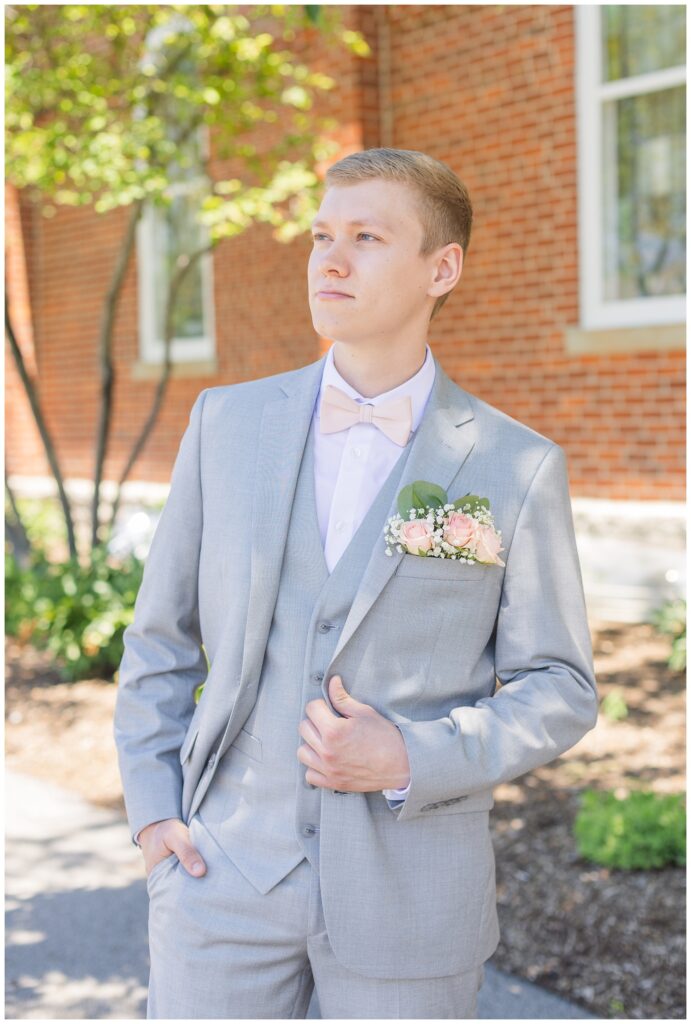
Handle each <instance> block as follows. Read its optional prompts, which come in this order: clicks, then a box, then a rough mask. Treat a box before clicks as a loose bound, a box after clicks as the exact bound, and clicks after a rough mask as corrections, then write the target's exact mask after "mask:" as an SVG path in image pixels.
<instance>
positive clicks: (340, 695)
mask: <svg viewBox="0 0 691 1024" xmlns="http://www.w3.org/2000/svg"><path fill="white" fill-rule="evenodd" d="M329 696H330V697H331V702H332V704H334V706H336V707H337V708H338V710H339V711H340V712H341V713H342V714H344V715H356V714H357V713H358V712H359V711H362V710H364V709H365V708H367V707H369V705H368V704H362V703H361V702H360V701H359V700H356V699H355V697H351V695H350V694H349V693H348V691H347V690H346V688H345V686H344V685H343V680H342V679H341V677H340V676H331V679H330V680H329Z"/></svg>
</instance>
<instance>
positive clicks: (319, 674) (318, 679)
mask: <svg viewBox="0 0 691 1024" xmlns="http://www.w3.org/2000/svg"><path fill="white" fill-rule="evenodd" d="M323 678H324V673H323V672H315V673H314V675H313V676H312V680H313V682H315V683H321V681H322V679H323Z"/></svg>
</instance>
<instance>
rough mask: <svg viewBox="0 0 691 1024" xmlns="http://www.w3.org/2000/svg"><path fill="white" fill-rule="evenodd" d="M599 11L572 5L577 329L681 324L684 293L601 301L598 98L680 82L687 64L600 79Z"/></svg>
mask: <svg viewBox="0 0 691 1024" xmlns="http://www.w3.org/2000/svg"><path fill="white" fill-rule="evenodd" d="M601 11H602V8H601V7H600V6H596V5H592V4H587V5H577V6H575V7H574V14H575V19H576V26H575V27H576V109H577V125H578V237H579V243H578V249H579V279H580V322H581V327H582V328H584V329H585V330H599V329H603V328H617V327H641V326H652V325H661V324H680V323H684V321H685V317H686V296H685V295H678V296H677V295H669V296H648V297H646V298H637V299H623V300H617V301H612V300H605V298H604V296H603V286H604V274H603V265H602V253H603V232H602V223H603V220H604V212H603V211H604V202H603V198H604V197H603V181H602V174H601V167H602V162H601V158H602V105H603V102H604V101H606V100H613V99H620V98H623V97H625V96H640V95H642V94H643V93H647V92H654V91H657V90H659V89H668V88H670V87H672V86H676V85H684V84H685V83H686V68H685V66H684V65H681V66H678V67H673V68H665V69H664V70H663V71H652V72H648V73H646V74H641V75H635V76H633V77H631V78H625V79H621V80H618V81H614V82H602V81H601V68H602V52H601V50H602V47H601V42H602V33H601V28H600V19H601Z"/></svg>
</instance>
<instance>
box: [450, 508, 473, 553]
mask: <svg viewBox="0 0 691 1024" xmlns="http://www.w3.org/2000/svg"><path fill="white" fill-rule="evenodd" d="M477 525H478V523H477V520H476V519H473V517H472V516H468V515H466V514H465V512H452V513H451V515H450V516H449V517H448V520H447V523H446V526H445V527H444V540H445V541H446V542H447V543H448V544H453V546H454V547H455V548H467V547H470V546H471V545H472V542H473V539H474V537H475V531H476V529H477Z"/></svg>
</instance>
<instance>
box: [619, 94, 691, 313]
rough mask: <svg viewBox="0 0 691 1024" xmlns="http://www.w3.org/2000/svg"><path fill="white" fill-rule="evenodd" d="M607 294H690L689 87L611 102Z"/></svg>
mask: <svg viewBox="0 0 691 1024" xmlns="http://www.w3.org/2000/svg"><path fill="white" fill-rule="evenodd" d="M603 115H604V116H603V130H604V133H603V134H604V137H603V147H602V152H603V168H602V170H603V181H604V250H605V251H604V270H605V282H604V284H605V294H604V297H605V299H606V300H616V299H630V298H638V297H641V296H648V295H653V296H654V295H682V294H684V293H685V290H686V288H685V285H686V270H685V260H684V254H685V246H686V230H685V218H686V202H685V180H686V156H685V124H686V113H685V89H684V87H683V86H679V87H677V88H674V89H664V90H660V91H659V92H651V93H644V94H643V95H641V96H633V97H629V98H627V99H622V100H618V101H612V102H608V103H605V104H604V106H603Z"/></svg>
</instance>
